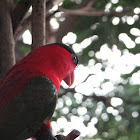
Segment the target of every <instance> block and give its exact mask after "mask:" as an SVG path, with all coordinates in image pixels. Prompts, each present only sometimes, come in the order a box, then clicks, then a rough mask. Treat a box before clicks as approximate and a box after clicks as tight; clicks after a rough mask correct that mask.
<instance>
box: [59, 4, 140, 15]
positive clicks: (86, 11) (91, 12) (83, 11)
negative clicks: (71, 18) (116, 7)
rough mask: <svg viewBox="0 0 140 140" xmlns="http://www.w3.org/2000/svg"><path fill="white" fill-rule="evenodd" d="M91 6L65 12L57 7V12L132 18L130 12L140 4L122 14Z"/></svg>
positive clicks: (130, 7) (125, 9)
mask: <svg viewBox="0 0 140 140" xmlns="http://www.w3.org/2000/svg"><path fill="white" fill-rule="evenodd" d="M91 6H92V5H91V4H87V5H86V6H85V7H83V8H80V9H76V10H67V9H64V8H62V7H59V11H62V12H64V14H65V15H75V16H117V17H122V16H124V15H128V16H133V15H134V13H133V12H131V10H133V9H134V8H136V7H138V6H140V4H136V5H132V6H129V7H126V8H124V9H123V11H122V12H115V11H112V12H106V11H99V10H96V9H93V8H92V7H91Z"/></svg>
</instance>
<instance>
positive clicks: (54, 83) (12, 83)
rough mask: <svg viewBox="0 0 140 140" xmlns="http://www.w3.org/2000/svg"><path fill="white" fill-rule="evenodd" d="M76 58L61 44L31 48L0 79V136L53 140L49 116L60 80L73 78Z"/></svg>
mask: <svg viewBox="0 0 140 140" xmlns="http://www.w3.org/2000/svg"><path fill="white" fill-rule="evenodd" d="M77 64H78V58H77V56H76V54H75V53H74V51H73V50H72V49H71V48H70V47H68V46H67V45H65V44H62V43H54V44H49V45H45V46H41V47H38V48H36V49H34V50H32V51H31V52H30V53H29V54H28V55H27V56H25V57H24V58H23V59H22V60H21V61H19V62H18V63H17V64H15V65H14V66H13V67H12V68H11V69H10V70H9V71H8V72H7V73H6V75H5V76H4V78H3V79H2V80H1V82H0V139H1V140H24V139H27V138H30V137H32V136H34V137H36V139H37V140H54V139H55V138H54V137H53V136H52V133H51V131H50V130H51V127H50V118H51V117H52V114H53V112H54V110H55V106H56V102H57V93H58V91H59V88H60V84H61V81H62V80H64V81H65V82H66V84H68V85H69V86H70V85H72V83H73V81H74V69H75V67H76V66H77Z"/></svg>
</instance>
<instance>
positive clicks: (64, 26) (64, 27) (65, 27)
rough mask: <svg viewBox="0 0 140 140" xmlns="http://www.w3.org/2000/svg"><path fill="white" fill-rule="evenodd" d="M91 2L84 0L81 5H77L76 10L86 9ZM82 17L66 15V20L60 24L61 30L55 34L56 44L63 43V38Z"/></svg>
mask: <svg viewBox="0 0 140 140" xmlns="http://www.w3.org/2000/svg"><path fill="white" fill-rule="evenodd" d="M90 1H91V0H83V1H82V2H81V4H78V5H76V6H75V7H74V8H76V9H79V8H81V7H85V6H86V5H87V4H88V3H89V2H90ZM79 18H80V16H79V15H76V16H71V15H70V14H68V15H65V20H64V21H63V22H62V23H61V24H60V27H59V29H58V30H57V32H55V38H56V42H62V38H63V37H64V36H65V35H66V34H67V33H68V32H69V31H70V30H71V28H72V27H73V25H74V24H75V23H76V22H77V20H79Z"/></svg>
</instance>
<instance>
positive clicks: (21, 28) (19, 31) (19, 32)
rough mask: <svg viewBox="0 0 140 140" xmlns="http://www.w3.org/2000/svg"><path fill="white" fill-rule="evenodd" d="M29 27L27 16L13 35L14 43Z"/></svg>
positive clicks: (29, 18) (29, 22)
mask: <svg viewBox="0 0 140 140" xmlns="http://www.w3.org/2000/svg"><path fill="white" fill-rule="evenodd" d="M30 27H31V15H29V16H28V17H27V18H26V19H24V21H23V22H22V23H21V24H20V25H19V27H18V28H17V31H16V32H15V34H14V39H15V41H17V40H18V38H19V37H20V36H21V35H22V34H23V33H24V32H25V31H26V30H27V29H29V28H30Z"/></svg>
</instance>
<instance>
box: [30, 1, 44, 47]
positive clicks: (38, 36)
mask: <svg viewBox="0 0 140 140" xmlns="http://www.w3.org/2000/svg"><path fill="white" fill-rule="evenodd" d="M32 7H33V11H32V49H35V48H37V47H39V46H42V45H45V43H46V42H45V14H46V0H32Z"/></svg>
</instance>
